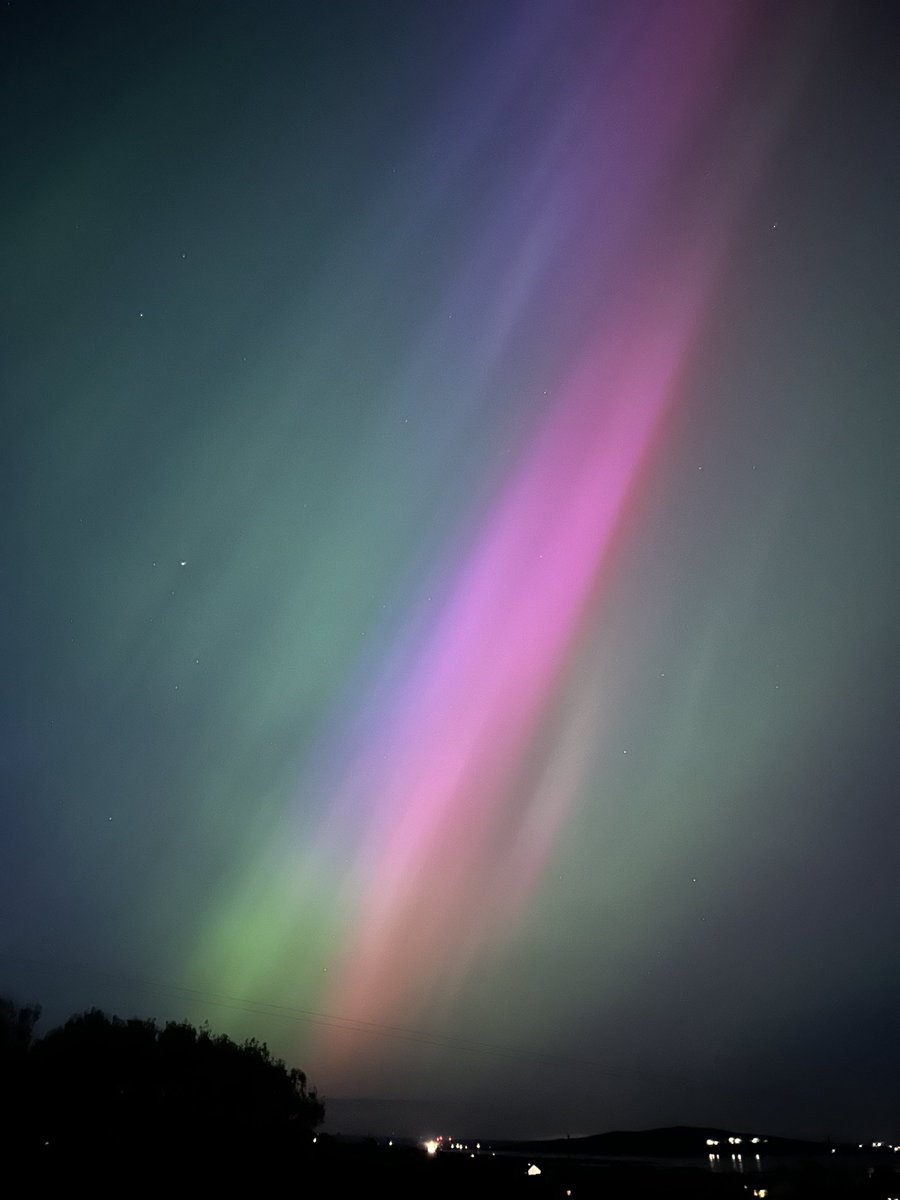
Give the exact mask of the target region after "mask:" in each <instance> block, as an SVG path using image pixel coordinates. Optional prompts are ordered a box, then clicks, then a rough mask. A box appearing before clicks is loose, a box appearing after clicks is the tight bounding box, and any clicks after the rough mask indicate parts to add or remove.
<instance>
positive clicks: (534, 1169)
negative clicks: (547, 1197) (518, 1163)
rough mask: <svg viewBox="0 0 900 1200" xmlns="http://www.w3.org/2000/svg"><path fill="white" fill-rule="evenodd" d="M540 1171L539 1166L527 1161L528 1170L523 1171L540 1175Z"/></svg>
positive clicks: (527, 1173)
mask: <svg viewBox="0 0 900 1200" xmlns="http://www.w3.org/2000/svg"><path fill="white" fill-rule="evenodd" d="M540 1173H541V1168H540V1167H536V1166H535V1165H534V1163H529V1164H528V1170H527V1171H526V1172H525V1174H526V1175H540Z"/></svg>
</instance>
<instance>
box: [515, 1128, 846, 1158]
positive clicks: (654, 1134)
mask: <svg viewBox="0 0 900 1200" xmlns="http://www.w3.org/2000/svg"><path fill="white" fill-rule="evenodd" d="M754 1137H758V1138H759V1139H760V1140H759V1142H757V1143H756V1144H754V1143H753V1141H752V1139H753V1138H754ZM729 1138H740V1139H741V1140H740V1142H738V1143H731V1142H729V1140H728V1139H729ZM708 1141H714V1142H718V1145H717V1146H709V1145H708V1144H707V1142H708ZM508 1144H509V1145H512V1143H508ZM517 1145H519V1146H523V1147H527V1148H532V1149H534V1151H535V1152H539V1151H540V1152H542V1153H544V1154H572V1155H590V1156H592V1157H598V1158H601V1157H633V1158H694V1157H696V1156H697V1155H704V1156H706V1155H708V1154H710V1153H719V1154H727V1155H728V1156H729V1157H730V1156H731V1155H732V1154H742V1155H748V1154H749V1155H754V1154H763V1153H765V1154H768V1155H772V1154H780V1155H792V1156H795V1157H797V1156H801V1155H805V1154H823V1153H827V1151H828V1150H829V1149H830V1146H829V1144H827V1143H825V1142H816V1141H808V1140H803V1139H800V1138H784V1137H777V1136H771V1135H768V1134H760V1133H759V1132H758V1131H756V1132H750V1133H747V1132H746V1131H741V1130H735V1129H721V1128H717V1127H713V1126H694V1125H669V1126H663V1127H661V1128H658V1129H640V1130H628V1129H623V1130H613V1131H611V1132H609V1133H595V1134H589V1135H588V1136H586V1137H574V1138H553V1139H550V1140H547V1141H537V1142H520V1143H517Z"/></svg>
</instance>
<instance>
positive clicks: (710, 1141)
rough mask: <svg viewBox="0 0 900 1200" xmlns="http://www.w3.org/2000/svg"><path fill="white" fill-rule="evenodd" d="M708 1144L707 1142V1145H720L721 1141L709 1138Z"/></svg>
mask: <svg viewBox="0 0 900 1200" xmlns="http://www.w3.org/2000/svg"><path fill="white" fill-rule="evenodd" d="M706 1144H707V1146H718V1144H719V1143H718V1142H717V1141H716V1139H715V1138H707V1139H706Z"/></svg>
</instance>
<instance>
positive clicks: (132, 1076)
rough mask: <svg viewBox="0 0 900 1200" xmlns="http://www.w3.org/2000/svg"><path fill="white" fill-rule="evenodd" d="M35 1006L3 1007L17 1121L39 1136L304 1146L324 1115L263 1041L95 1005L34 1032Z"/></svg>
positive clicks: (83, 1141)
mask: <svg viewBox="0 0 900 1200" xmlns="http://www.w3.org/2000/svg"><path fill="white" fill-rule="evenodd" d="M38 1012H39V1010H36V1009H16V1008H15V1006H14V1005H11V1004H8V1005H6V1006H5V1007H4V1008H3V1009H2V1012H0V1018H2V1048H3V1051H4V1056H5V1057H6V1058H9V1057H10V1056H11V1055H14V1056H15V1057H16V1061H17V1063H18V1067H19V1069H18V1071H17V1073H16V1077H15V1086H16V1091H17V1093H18V1095H17V1096H16V1097H15V1105H16V1110H17V1112H18V1124H20V1125H21V1126H23V1132H26V1131H27V1132H28V1133H29V1134H30V1136H31V1138H32V1139H35V1140H39V1141H40V1143H41V1144H42V1145H71V1146H77V1147H79V1149H80V1150H84V1149H85V1148H87V1147H91V1146H93V1147H100V1146H103V1145H107V1146H109V1145H113V1146H118V1147H124V1146H143V1147H147V1146H149V1145H155V1146H158V1147H172V1146H188V1145H190V1146H191V1147H193V1148H194V1149H196V1150H202V1149H203V1147H208V1148H210V1149H213V1148H216V1149H217V1150H218V1151H221V1149H222V1148H223V1147H226V1146H228V1147H235V1148H240V1147H250V1146H254V1147H255V1146H259V1145H261V1144H265V1145H270V1146H272V1145H279V1146H288V1145H295V1146H303V1145H305V1144H308V1143H309V1141H310V1137H311V1133H312V1130H313V1129H314V1128H315V1126H316V1125H318V1124H319V1123H320V1122H321V1121H322V1119H323V1117H324V1106H323V1104H322V1102H321V1101H320V1100H319V1098H318V1096H317V1094H316V1092H315V1090H310V1089H309V1088H308V1087H307V1083H306V1076H305V1075H304V1074H303V1072H302V1071H299V1070H296V1069H294V1070H290V1069H288V1068H287V1067H286V1066H285V1064H284V1062H283V1061H282V1060H281V1059H278V1058H275V1057H274V1056H273V1055H272V1054H271V1052H270V1051H269V1048H268V1046H266V1044H265V1043H264V1042H258V1041H256V1040H255V1039H250V1040H248V1041H245V1042H242V1043H237V1042H235V1041H233V1040H232V1039H231V1038H229V1037H227V1036H225V1035H223V1034H220V1035H215V1034H213V1033H211V1032H210V1031H209V1030H208V1029H206V1028H201V1029H196V1028H195V1027H194V1026H193V1025H190V1024H189V1023H188V1022H186V1021H184V1022H169V1023H168V1024H166V1025H164V1026H159V1025H157V1023H156V1022H155V1021H153V1020H139V1019H131V1020H122V1019H120V1018H119V1017H111V1016H108V1015H107V1014H105V1013H103V1012H101V1011H100V1010H99V1009H92V1010H91V1011H89V1012H85V1013H82V1014H80V1015H78V1016H74V1017H72V1018H70V1019H69V1020H68V1021H67V1022H66V1023H65V1025H62V1026H61V1027H59V1028H58V1029H54V1030H51V1032H50V1033H48V1034H47V1035H46V1036H45V1037H43V1038H41V1039H40V1040H37V1041H33V1040H32V1038H31V1027H32V1026H33V1024H34V1020H35V1019H36V1016H37V1013H38ZM9 1099H13V1098H12V1097H10V1098H9Z"/></svg>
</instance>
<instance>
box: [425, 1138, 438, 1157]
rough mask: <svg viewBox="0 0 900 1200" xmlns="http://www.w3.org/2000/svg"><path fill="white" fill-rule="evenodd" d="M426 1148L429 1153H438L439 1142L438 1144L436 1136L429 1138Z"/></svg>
mask: <svg viewBox="0 0 900 1200" xmlns="http://www.w3.org/2000/svg"><path fill="white" fill-rule="evenodd" d="M425 1150H426V1152H427V1153H428V1154H437V1150H438V1144H437V1142H436V1141H435V1140H434V1138H430V1139H429V1140H428V1141H427V1142H426V1143H425Z"/></svg>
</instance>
